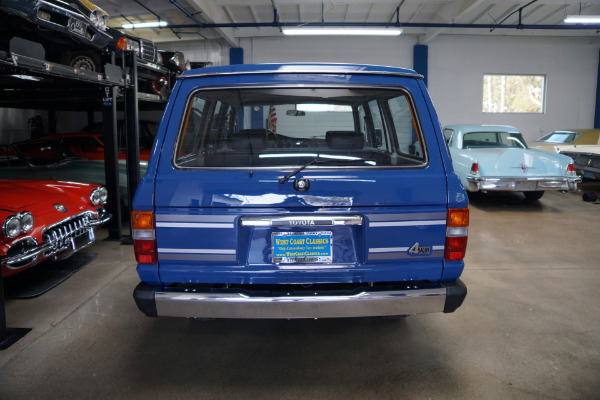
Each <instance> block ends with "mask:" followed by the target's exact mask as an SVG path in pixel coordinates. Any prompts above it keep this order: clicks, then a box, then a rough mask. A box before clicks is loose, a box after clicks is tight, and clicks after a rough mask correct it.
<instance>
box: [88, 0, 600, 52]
mask: <svg viewBox="0 0 600 400" xmlns="http://www.w3.org/2000/svg"><path fill="white" fill-rule="evenodd" d="M94 3H96V4H97V5H98V6H100V7H101V8H103V9H104V10H105V11H107V12H108V13H109V14H110V15H111V20H110V22H109V25H110V26H111V27H114V28H120V27H121V26H122V25H123V24H127V23H139V22H150V21H157V19H159V18H160V19H162V20H164V21H166V22H168V23H169V27H166V28H161V29H135V31H133V32H132V33H133V34H135V35H137V36H140V37H144V38H147V39H151V40H154V41H155V42H168V41H180V40H205V39H209V40H221V41H224V42H227V43H228V44H229V45H231V46H237V45H239V43H238V39H239V38H247V37H259V36H282V35H283V34H282V33H281V30H280V28H281V27H283V26H288V27H289V26H297V25H317V26H328V25H329V26H340V25H347V26H373V25H378V26H382V25H383V26H398V25H400V26H402V28H404V33H403V34H405V35H418V36H419V42H420V43H422V44H426V43H428V42H430V41H431V40H433V39H435V37H437V36H439V35H445V34H491V35H498V34H501V35H545V36H551V35H554V36H591V37H594V38H598V37H600V33H599V30H600V25H596V26H593V27H590V26H584V25H577V26H573V25H567V24H565V23H564V22H563V19H564V17H565V16H566V15H567V14H568V15H572V14H581V15H600V2H599V1H598V0H593V1H592V0H588V1H579V0H530V1H511V0H505V1H499V0H495V1H489V0H378V1H370V2H369V1H365V0H345V1H319V0H131V1H126V2H123V1H121V0H94Z"/></svg>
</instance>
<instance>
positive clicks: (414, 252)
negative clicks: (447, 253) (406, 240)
mask: <svg viewBox="0 0 600 400" xmlns="http://www.w3.org/2000/svg"><path fill="white" fill-rule="evenodd" d="M430 253H431V246H419V242H417V243H415V244H413V246H412V247H411V248H410V249H409V250H408V254H410V255H411V256H427V255H429V254H430Z"/></svg>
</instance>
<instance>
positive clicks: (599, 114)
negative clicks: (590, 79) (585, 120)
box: [594, 58, 600, 129]
mask: <svg viewBox="0 0 600 400" xmlns="http://www.w3.org/2000/svg"><path fill="white" fill-rule="evenodd" d="M594 129H600V58H599V59H598V79H597V80H596V114H595V116H594Z"/></svg>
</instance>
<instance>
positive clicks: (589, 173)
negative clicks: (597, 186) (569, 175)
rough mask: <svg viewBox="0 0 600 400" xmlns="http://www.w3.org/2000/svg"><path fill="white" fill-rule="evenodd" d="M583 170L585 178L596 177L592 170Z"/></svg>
mask: <svg viewBox="0 0 600 400" xmlns="http://www.w3.org/2000/svg"><path fill="white" fill-rule="evenodd" d="M581 172H583V177H584V178H590V179H596V175H594V174H593V173H591V172H588V171H581Z"/></svg>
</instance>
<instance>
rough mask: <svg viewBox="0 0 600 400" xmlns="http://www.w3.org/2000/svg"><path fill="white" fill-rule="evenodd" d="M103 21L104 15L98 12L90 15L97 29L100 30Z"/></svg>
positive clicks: (95, 11)
mask: <svg viewBox="0 0 600 400" xmlns="http://www.w3.org/2000/svg"><path fill="white" fill-rule="evenodd" d="M101 20H102V13H101V12H100V11H98V10H94V11H92V12H91V13H90V21H91V22H92V25H94V26H95V27H96V28H99V26H98V25H99V24H100V21H101Z"/></svg>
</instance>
